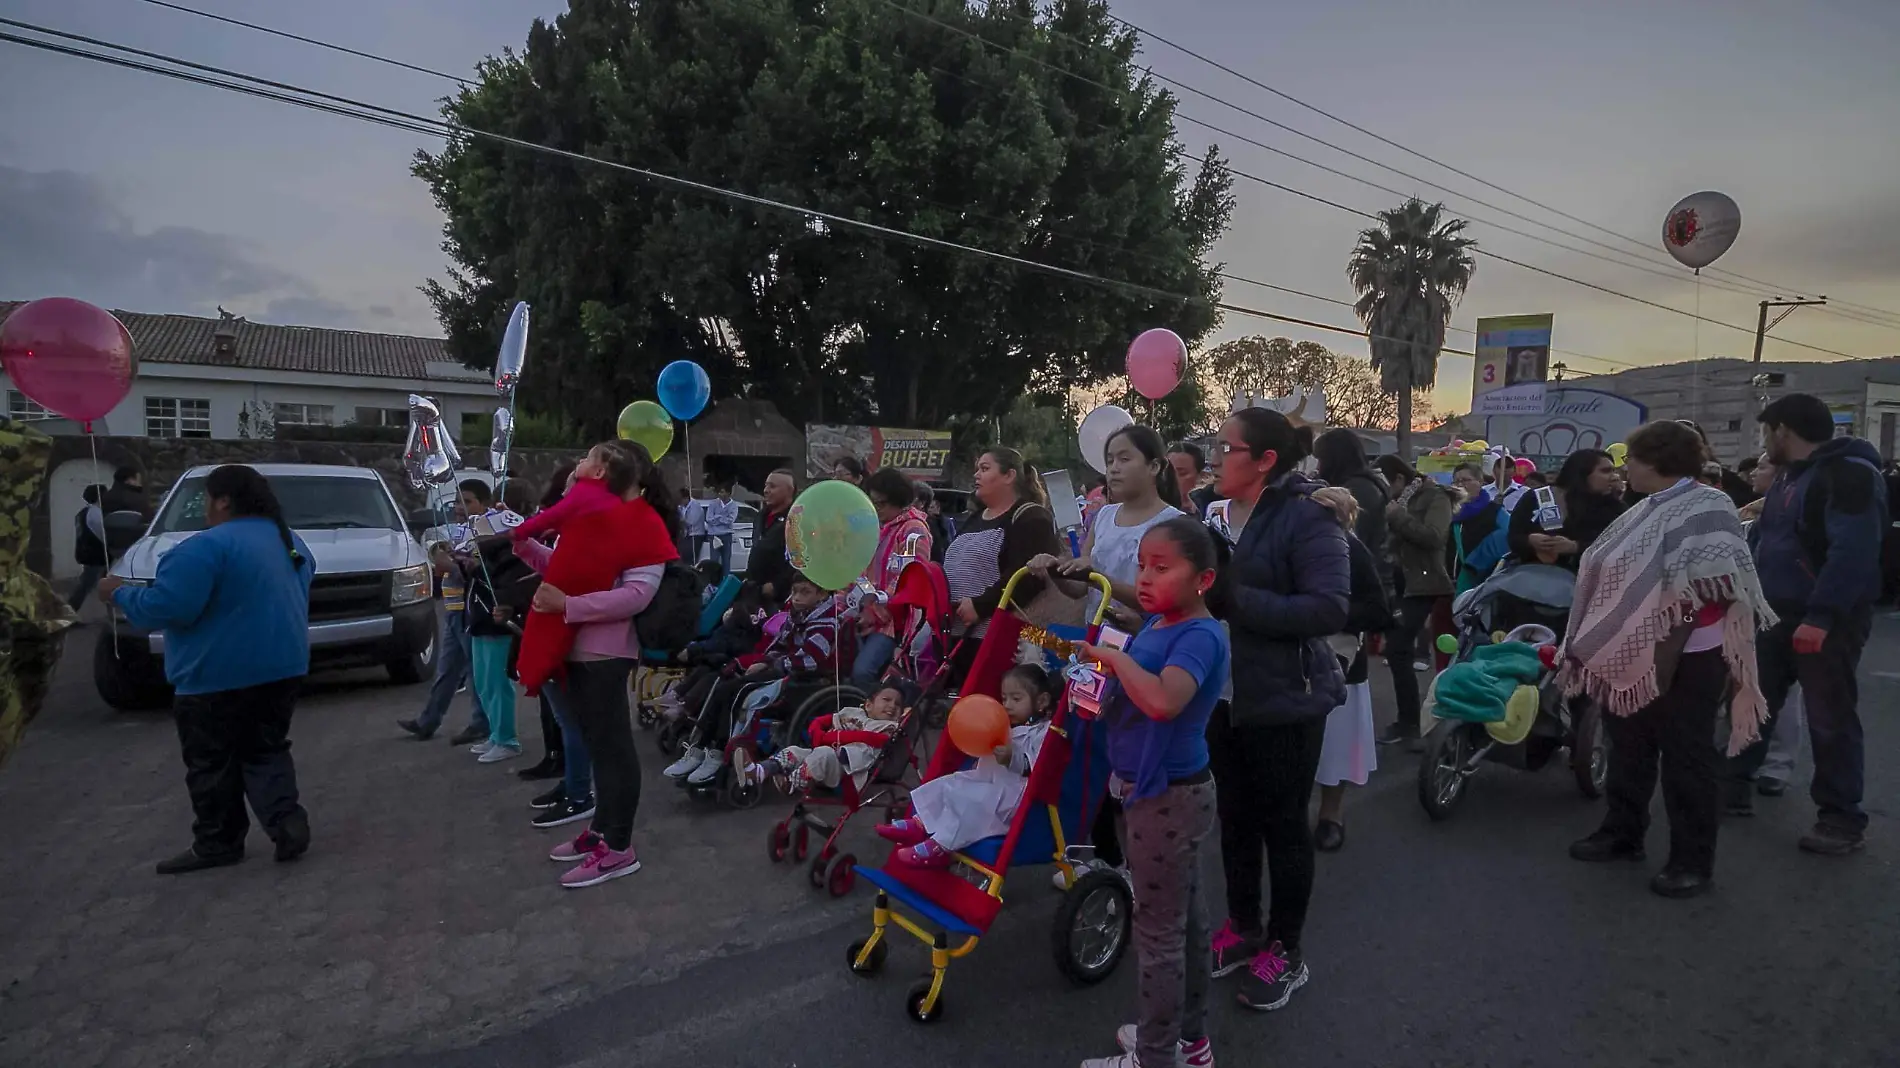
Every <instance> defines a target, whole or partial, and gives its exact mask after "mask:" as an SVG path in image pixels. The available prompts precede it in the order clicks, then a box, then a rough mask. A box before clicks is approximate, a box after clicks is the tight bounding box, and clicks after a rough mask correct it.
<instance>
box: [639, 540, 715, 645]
mask: <svg viewBox="0 0 1900 1068" xmlns="http://www.w3.org/2000/svg"><path fill="white" fill-rule="evenodd" d="M704 586H705V583H704V582H703V581H702V580H701V579H700V577H699V572H698V571H695V570H693V568H692V566H691V565H689V564H687V563H686V562H685V561H683V560H674V561H673V562H671V563H669V564H667V565H666V571H665V572H664V573H663V574H661V576H660V588H659V589H658V590H655V591H654V593H653V600H651V601H649V602H648V603H647V606H646V608H645V609H644V610H643V611H642V612H641V613H640V614H639V615H637V616H634V617H633V630H634V633H635V634H637V635H639V637H640V648H641V649H643V650H644V649H659V650H662V651H665V652H676V651H678V650H680V649H684V648H686V643H688V642H690V641H692V640H693V639H694V638H697V637H699V613H700V609H701V607H702V606H701V603H700V596H699V594H700V590H701V589H702V588H704Z"/></svg>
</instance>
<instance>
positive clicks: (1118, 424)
mask: <svg viewBox="0 0 1900 1068" xmlns="http://www.w3.org/2000/svg"><path fill="white" fill-rule="evenodd" d="M1134 421H1135V417H1134V416H1132V415H1129V414H1128V413H1127V412H1126V411H1124V410H1123V409H1121V408H1118V407H1116V406H1115V405H1113V404H1104V405H1102V406H1101V407H1100V408H1097V409H1095V410H1094V411H1092V412H1090V413H1089V414H1087V415H1085V416H1083V417H1082V425H1081V426H1080V427H1078V428H1076V432H1075V440H1076V444H1077V446H1079V447H1080V448H1081V450H1082V459H1084V460H1087V461H1088V465H1089V466H1090V467H1093V468H1094V469H1095V470H1097V471H1099V472H1101V473H1102V474H1104V475H1106V474H1108V460H1107V458H1106V457H1104V456H1103V455H1102V454H1103V453H1104V452H1106V451H1107V450H1108V439H1109V437H1110V435H1112V434H1114V433H1115V431H1117V430H1120V429H1121V428H1122V427H1125V426H1127V425H1129V424H1130V423H1133V422H1134Z"/></svg>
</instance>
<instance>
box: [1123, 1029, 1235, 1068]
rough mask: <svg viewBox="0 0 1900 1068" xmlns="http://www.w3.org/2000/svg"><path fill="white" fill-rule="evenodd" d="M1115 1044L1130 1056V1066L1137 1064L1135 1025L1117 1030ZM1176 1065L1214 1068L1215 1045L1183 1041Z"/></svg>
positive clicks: (1176, 1053) (1176, 1054) (1138, 1067)
mask: <svg viewBox="0 0 1900 1068" xmlns="http://www.w3.org/2000/svg"><path fill="white" fill-rule="evenodd" d="M1115 1044H1116V1045H1118V1046H1120V1047H1121V1048H1122V1052H1123V1053H1126V1054H1127V1055H1128V1063H1129V1064H1135V1063H1136V1062H1135V1059H1134V1058H1135V1025H1134V1024H1123V1025H1121V1026H1120V1027H1118V1028H1116V1029H1115ZM1111 1063H1112V1062H1111ZM1174 1063H1175V1066H1176V1068H1214V1044H1213V1043H1212V1042H1209V1041H1208V1040H1207V1039H1205V1038H1203V1039H1201V1040H1200V1041H1199V1042H1195V1043H1188V1042H1186V1041H1183V1042H1182V1043H1181V1044H1180V1045H1179V1046H1177V1047H1175V1051H1174ZM1136 1068H1140V1066H1139V1065H1136Z"/></svg>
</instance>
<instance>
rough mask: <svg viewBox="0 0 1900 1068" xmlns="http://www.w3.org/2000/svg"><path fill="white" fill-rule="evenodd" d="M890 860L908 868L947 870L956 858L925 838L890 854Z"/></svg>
mask: <svg viewBox="0 0 1900 1068" xmlns="http://www.w3.org/2000/svg"><path fill="white" fill-rule="evenodd" d="M891 859H892V860H894V861H896V862H897V863H899V864H902V865H904V866H906V867H910V868H947V867H949V866H950V865H951V864H952V863H954V862H955V861H956V859H957V858H956V857H955V856H954V855H953V854H952V853H951V852H950V851H949V850H948V849H945V848H944V847H942V846H940V845H938V844H937V843H935V842H933V841H931V840H930V839H928V838H926V839H924V840H923V841H921V842H918V843H917V844H916V845H908V846H905V847H904V848H902V849H900V850H898V851H897V852H896V853H893V854H891Z"/></svg>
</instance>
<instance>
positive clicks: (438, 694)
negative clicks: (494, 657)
mask: <svg viewBox="0 0 1900 1068" xmlns="http://www.w3.org/2000/svg"><path fill="white" fill-rule="evenodd" d="M436 645H437V646H439V648H437V649H436V652H435V681H434V682H431V683H430V684H429V700H428V703H427V704H424V705H423V706H422V715H420V716H417V717H416V725H417V726H419V727H421V728H422V730H423V733H425V734H426V733H429V732H431V731H434V730H435V729H437V728H438V727H440V726H442V721H443V720H444V719H445V718H447V716H448V714H449V704H450V703H451V702H453V701H454V700H455V691H457V690H459V689H461V688H462V685H463V684H464V683H466V682H468V667H469V660H470V657H469V644H468V616H467V614H465V613H462V612H444V613H442V625H441V627H440V628H439V629H438V630H437V631H436ZM468 702H469V709H470V711H469V720H468V723H469V726H471V727H474V728H476V729H477V730H479V731H481V732H482V733H483V734H484V735H485V734H487V733H488V714H487V713H486V712H484V711H483V710H482V696H481V694H479V693H477V692H475V689H474V688H473V687H470V688H469V691H468Z"/></svg>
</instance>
